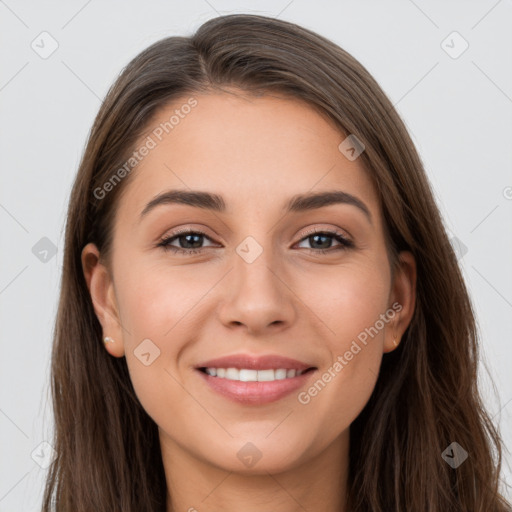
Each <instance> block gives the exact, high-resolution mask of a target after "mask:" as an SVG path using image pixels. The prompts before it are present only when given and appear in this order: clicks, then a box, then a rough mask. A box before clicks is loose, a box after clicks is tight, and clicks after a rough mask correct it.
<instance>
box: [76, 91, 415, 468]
mask: <svg viewBox="0 0 512 512" xmlns="http://www.w3.org/2000/svg"><path fill="white" fill-rule="evenodd" d="M193 97H194V98H195V99H196V100H197V104H196V105H195V106H194V107H193V108H190V109H188V108H186V109H183V108H182V105H184V104H186V102H187V99H188V98H189V96H187V97H186V98H184V99H183V101H182V102H175V103H174V104H173V105H171V106H169V107H168V108H167V107H166V108H165V109H162V110H161V111H160V112H158V115H157V116H156V117H155V119H154V120H153V121H152V123H151V126H150V127H149V128H148V131H147V133H146V134H145V136H144V137H143V138H141V144H143V143H144V142H147V141H148V140H149V139H147V137H148V136H149V137H151V138H152V140H153V141H154V142H155V145H154V147H152V148H151V149H150V150H149V151H148V152H147V154H146V155H145V156H144V157H143V158H142V159H141V161H140V163H139V164H138V165H137V166H136V168H135V169H134V170H133V171H132V172H133V173H134V174H133V175H132V176H131V177H130V178H131V181H130V183H129V184H128V186H127V188H126V189H125V190H124V193H123V195H122V196H121V199H120V202H119V205H118V210H117V213H116V218H115V226H114V239H113V246H112V247H113V249H112V255H111V262H110V264H111V268H110V273H109V272H107V271H106V269H105V267H104V266H103V265H102V264H101V263H97V264H95V265H87V261H88V259H89V258H91V257H92V256H94V255H95V254H96V255H97V251H96V249H95V247H94V246H92V245H89V246H87V247H86V248H85V249H84V252H83V262H84V269H85V272H86V276H87V281H88V284H89V287H90V290H91V295H92V297H93V301H94V305H95V309H96V312H97V315H98V318H99V319H100V321H101V323H102V326H103V334H104V336H111V337H112V338H113V339H114V340H115V342H114V343H108V344H107V345H106V349H107V350H108V351H109V353H110V355H112V356H113V357H126V362H127V365H128V368H129V371H130V376H131V379H132V382H133V386H134V388H135V391H136V393H137V396H138V398H139V400H140V402H141V404H142V406H143V407H144V409H145V410H146V411H147V413H148V414H149V415H150V416H151V417H152V419H153V420H154V421H155V422H156V424H157V425H158V427H159V431H160V435H161V442H162V447H163V450H168V451H169V452H172V451H173V450H174V451H178V450H179V451H180V452H181V453H186V454H187V455H188V456H190V458H191V460H192V459H194V460H199V461H202V462H203V463H207V464H210V465H212V466H215V467H218V468H222V469H224V470H226V471H245V472H250V471H253V472H266V471H268V472H271V473H274V472H278V471H284V470H285V469H289V468H292V467H298V466H299V465H300V464H303V463H305V462H307V461H309V460H311V459H313V458H314V457H317V456H318V455H319V454H321V453H322V452H324V451H325V450H326V448H327V447H328V446H329V445H332V444H333V443H336V442H338V441H339V440H345V441H346V440H347V439H348V435H349V427H350V424H351V423H352V422H353V421H354V419H355V418H356V417H357V416H358V414H359V413H360V411H361V410H362V408H363V407H364V405H365V404H366V402H367V401H368V399H369V397H370V395H371V393H372V391H373V388H374V385H375V382H376V379H377V376H378V373H379V365H380V363H381V359H382V357H383V353H385V352H389V351H391V350H394V349H395V347H396V344H397V343H399V341H400V336H401V335H402V334H403V331H404V330H405V329H406V327H407V324H408V322H409V320H410V318H411V315H412V312H413V307H414V299H413V297H414V282H415V270H414V261H413V260H412V259H411V257H410V255H409V254H408V253H403V254H402V255H401V256H402V263H401V267H400V268H398V269H397V271H396V273H395V275H394V277H393V278H392V275H391V272H390V262H389V260H388V255H387V251H386V245H385V239H384V226H383V218H382V216H381V210H380V205H379V201H378V196H377V194H376V191H375V189H374V187H373V185H372V182H371V180H370V178H369V176H368V174H367V171H366V170H365V168H364V167H363V164H362V159H361V158H356V159H355V160H354V159H349V158H347V156H346V154H345V153H343V152H342V151H341V150H340V149H339V148H338V146H339V145H340V143H341V142H342V141H343V140H344V139H345V138H346V136H345V135H343V134H342V133H340V131H339V130H338V129H336V127H335V126H334V125H333V124H332V123H330V122H329V121H328V120H326V119H325V118H324V117H322V116H321V115H320V114H319V113H317V112H316V111H315V110H313V109H312V108H311V107H309V106H307V105H306V104H304V103H301V102H299V101H295V100H290V99H285V98H283V97H278V96H270V95H264V96H260V97H253V96H252V97H249V96H243V95H241V94H240V95H235V94H228V93H219V94H204V95H199V94H197V95H193ZM176 110H179V112H181V115H180V116H179V122H178V123H176V124H175V125H174V127H173V128H172V130H169V129H168V131H169V133H166V132H165V131H164V132H163V134H160V131H162V130H160V131H157V132H155V129H156V128H157V127H159V126H160V127H161V126H162V124H163V123H165V122H168V121H169V119H170V118H171V116H172V115H173V113H174V112H175V111H176ZM185 111H186V112H188V113H187V114H186V115H185V114H183V112H185ZM155 133H158V134H160V136H159V137H158V136H156V135H155ZM159 138H161V140H159ZM141 144H139V145H138V146H137V147H140V145H141ZM149 145H150V146H153V144H152V143H150V144H149ZM172 191H174V192H176V191H181V192H186V193H189V194H192V193H197V192H201V193H208V194H214V195H216V196H220V198H221V199H220V200H219V199H218V198H217V201H208V200H205V199H204V196H203V197H202V202H201V201H198V200H196V199H193V196H192V195H189V196H188V198H187V200H186V202H179V200H178V202H176V197H177V196H176V195H175V196H174V200H173V199H172V197H171V196H167V198H166V199H165V198H164V199H162V194H165V193H167V192H172ZM333 192H340V193H342V194H339V195H338V196H337V200H336V201H334V202H333V201H331V202H325V201H324V202H322V200H321V199H318V200H317V201H316V202H315V201H313V200H309V201H308V200H306V199H304V198H302V199H303V200H301V201H299V200H298V198H299V196H308V195H311V194H323V193H333ZM157 198H159V199H157ZM155 199H156V201H155ZM199 199H201V197H200V198H199ZM324 199H325V198H324ZM103 200H105V201H107V200H108V195H107V196H106V197H105V198H104V199H103ZM152 202H153V203H152ZM151 203H152V204H151ZM193 203H195V205H194V204H193ZM220 203H222V205H223V207H222V208H221V207H220V206H221V204H220ZM290 204H292V207H291V208H289V206H290ZM148 205H149V206H148ZM200 205H202V207H200ZM214 205H216V206H217V207H216V208H213V207H212V206H214ZM188 232H190V233H188ZM187 233H188V234H187ZM230 356H240V357H241V358H240V359H238V360H237V359H236V358H234V359H232V360H229V361H217V362H216V361H213V360H215V359H218V358H223V357H230ZM263 356H268V358H267V359H266V360H265V359H261V358H262V357H263ZM272 357H274V359H272ZM278 357H281V358H288V360H284V359H282V360H279V359H276V358H278ZM252 363H254V364H252ZM258 363H261V364H260V370H258ZM205 366H208V367H209V368H210V370H208V372H210V373H211V374H212V375H208V374H207V373H206V372H205V371H203V370H200V369H199V367H205ZM228 367H231V368H242V369H245V370H246V371H242V372H239V371H237V370H235V371H233V370H228V371H227V374H226V375H225V376H224V377H222V375H223V373H224V372H223V370H222V369H221V370H219V368H228ZM212 368H216V370H212ZM298 368H302V369H303V373H302V374H301V375H297V370H298ZM272 369H274V370H287V372H285V373H284V374H283V371H273V372H272ZM292 369H295V377H293V376H292V375H293V374H294V372H290V371H289V370H292ZM263 370H266V372H265V371H263ZM269 370H270V371H269ZM213 374H216V375H213ZM284 375H286V378H282V377H283V376H284ZM226 377H227V378H226ZM240 378H241V379H249V381H248V382H245V381H243V380H242V381H237V380H236V379H240ZM252 379H258V380H259V382H256V381H252ZM265 379H270V380H265ZM272 379H274V380H272ZM248 443H250V444H248ZM258 454H259V455H258ZM247 455H249V456H256V458H258V457H261V458H260V460H259V461H258V462H257V464H255V465H253V466H252V467H251V464H250V463H248V462H247V461H248V460H249V459H247Z"/></svg>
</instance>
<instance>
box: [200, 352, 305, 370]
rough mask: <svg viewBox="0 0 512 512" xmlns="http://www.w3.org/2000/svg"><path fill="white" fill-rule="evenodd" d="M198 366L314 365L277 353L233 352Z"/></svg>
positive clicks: (294, 367) (300, 367) (302, 367)
mask: <svg viewBox="0 0 512 512" xmlns="http://www.w3.org/2000/svg"><path fill="white" fill-rule="evenodd" d="M196 368H238V369H242V368H247V369H250V370H271V369H279V368H284V369H287V370H307V369H308V368H313V366H312V365H310V364H307V363H303V362H301V361H298V360H296V359H291V358H289V357H283V356H279V355H276V354H267V355H263V356H255V355H251V354H233V355H231V356H224V357H219V358H217V359H210V360H208V361H205V362H203V363H201V364H198V365H196Z"/></svg>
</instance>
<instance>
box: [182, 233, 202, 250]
mask: <svg viewBox="0 0 512 512" xmlns="http://www.w3.org/2000/svg"><path fill="white" fill-rule="evenodd" d="M202 236H203V235H184V237H185V239H186V240H187V242H186V243H189V241H188V238H196V239H200V238H201V237H202ZM192 245H193V247H192V248H193V249H196V248H198V247H201V244H200V243H199V241H198V240H196V245H194V242H192ZM190 248H191V247H187V249H190Z"/></svg>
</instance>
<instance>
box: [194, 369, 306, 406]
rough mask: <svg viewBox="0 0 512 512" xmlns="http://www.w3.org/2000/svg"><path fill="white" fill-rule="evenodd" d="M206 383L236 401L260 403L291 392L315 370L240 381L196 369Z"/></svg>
mask: <svg viewBox="0 0 512 512" xmlns="http://www.w3.org/2000/svg"><path fill="white" fill-rule="evenodd" d="M196 371H197V372H198V373H199V375H200V376H201V377H202V378H203V379H204V380H205V382H206V384H208V386H210V388H211V389H213V390H214V391H216V392H217V393H219V394H221V395H223V396H225V397H226V398H229V399H230V400H233V401H235V402H238V403H242V404H248V405H262V404H268V403H270V402H275V401H276V400H280V399H281V398H283V397H285V396H287V395H289V394H290V393H293V392H294V391H296V390H297V389H299V388H300V387H301V386H303V385H304V383H305V382H306V381H307V380H308V379H309V378H310V377H311V375H313V374H314V373H315V372H316V369H314V370H309V371H307V372H306V373H303V374H302V375H299V376H298V377H291V378H286V379H280V380H273V381H270V382H241V381H238V380H229V379H223V378H220V377H213V376H211V375H208V374H207V373H205V372H202V371H201V370H196Z"/></svg>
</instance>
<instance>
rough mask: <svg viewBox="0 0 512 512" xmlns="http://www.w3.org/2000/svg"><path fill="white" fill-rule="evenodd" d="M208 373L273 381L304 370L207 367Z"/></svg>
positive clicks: (244, 380) (233, 377) (229, 378)
mask: <svg viewBox="0 0 512 512" xmlns="http://www.w3.org/2000/svg"><path fill="white" fill-rule="evenodd" d="M206 373H207V374H208V375H211V376H212V377H220V378H221V379H228V380H238V381H240V382H271V381H274V380H283V379H291V378H293V377H298V376H299V375H302V374H303V373H304V371H303V370H286V369H285V368H277V369H276V370H249V369H247V368H242V369H240V370H239V369H238V368H206Z"/></svg>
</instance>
